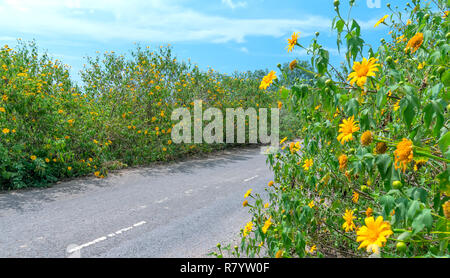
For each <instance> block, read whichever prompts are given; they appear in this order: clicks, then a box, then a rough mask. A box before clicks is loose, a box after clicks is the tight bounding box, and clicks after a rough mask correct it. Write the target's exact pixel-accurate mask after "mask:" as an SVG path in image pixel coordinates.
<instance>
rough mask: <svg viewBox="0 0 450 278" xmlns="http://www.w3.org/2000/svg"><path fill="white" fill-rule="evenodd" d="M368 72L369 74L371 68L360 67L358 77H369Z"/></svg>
mask: <svg viewBox="0 0 450 278" xmlns="http://www.w3.org/2000/svg"><path fill="white" fill-rule="evenodd" d="M368 72H369V67H367V66H361V67H359V69H358V71H357V72H356V73H357V74H358V77H361V76H367V73H368Z"/></svg>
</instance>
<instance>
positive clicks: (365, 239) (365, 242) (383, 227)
mask: <svg viewBox="0 0 450 278" xmlns="http://www.w3.org/2000/svg"><path fill="white" fill-rule="evenodd" d="M364 222H365V224H366V225H365V226H362V227H361V228H359V229H358V231H357V232H356V235H357V238H356V241H357V242H361V244H360V245H359V247H358V249H361V248H366V250H367V252H370V251H372V252H373V253H376V254H378V253H379V252H380V249H379V247H383V246H384V244H385V243H386V241H387V238H388V237H389V236H390V235H391V234H392V233H393V232H392V230H391V225H390V224H389V222H387V221H383V217H382V216H378V217H377V219H376V220H375V219H374V218H373V217H367V218H366V219H365V220H364Z"/></svg>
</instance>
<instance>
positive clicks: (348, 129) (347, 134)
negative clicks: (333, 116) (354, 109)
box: [337, 116, 359, 144]
mask: <svg viewBox="0 0 450 278" xmlns="http://www.w3.org/2000/svg"><path fill="white" fill-rule="evenodd" d="M354 118H355V116H351V117H350V118H348V119H344V120H343V122H342V124H340V125H339V127H340V128H339V132H340V134H339V135H338V137H337V139H338V141H340V142H341V144H344V143H345V142H347V141H351V140H353V132H356V131H358V130H359V126H358V122H357V121H356V122H355V121H354Z"/></svg>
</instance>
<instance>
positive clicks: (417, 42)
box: [405, 33, 423, 54]
mask: <svg viewBox="0 0 450 278" xmlns="http://www.w3.org/2000/svg"><path fill="white" fill-rule="evenodd" d="M422 43H423V33H417V34H415V35H414V37H412V38H411V39H410V40H409V41H408V44H407V45H406V48H405V52H408V51H411V54H413V53H414V52H416V51H417V50H418V49H419V47H420V46H421V45H422Z"/></svg>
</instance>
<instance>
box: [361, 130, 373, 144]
mask: <svg viewBox="0 0 450 278" xmlns="http://www.w3.org/2000/svg"><path fill="white" fill-rule="evenodd" d="M372 141H373V135H372V132H370V131H366V132H364V133H363V134H362V135H361V145H363V146H368V145H370V143H372Z"/></svg>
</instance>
